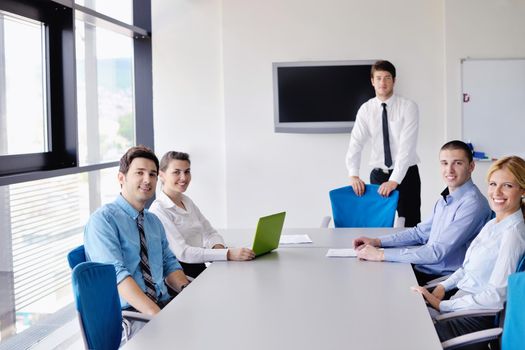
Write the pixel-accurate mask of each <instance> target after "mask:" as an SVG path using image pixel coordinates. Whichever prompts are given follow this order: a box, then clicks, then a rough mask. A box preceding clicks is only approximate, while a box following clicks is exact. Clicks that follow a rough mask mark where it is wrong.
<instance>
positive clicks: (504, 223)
mask: <svg viewBox="0 0 525 350" xmlns="http://www.w3.org/2000/svg"><path fill="white" fill-rule="evenodd" d="M520 221H523V213H522V211H521V208H519V209H518V210H516V211H515V212H514V213H512V214H510V215H509V216H507V217H506V218H505V219H503V220H501V221H500V222H496V219H494V228H495V229H496V230H498V231H501V230H505V229H507V228H508V227H510V226H513V225H515V224H517V223H519V222H520Z"/></svg>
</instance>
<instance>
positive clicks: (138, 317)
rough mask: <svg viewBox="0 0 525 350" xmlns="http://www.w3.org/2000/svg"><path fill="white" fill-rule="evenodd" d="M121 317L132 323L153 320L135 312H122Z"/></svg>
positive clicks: (149, 316) (151, 317) (150, 316)
mask: <svg viewBox="0 0 525 350" xmlns="http://www.w3.org/2000/svg"><path fill="white" fill-rule="evenodd" d="M122 317H123V318H125V319H128V320H133V321H142V322H148V321H151V320H152V319H153V316H152V315H146V314H143V313H140V312H135V311H122Z"/></svg>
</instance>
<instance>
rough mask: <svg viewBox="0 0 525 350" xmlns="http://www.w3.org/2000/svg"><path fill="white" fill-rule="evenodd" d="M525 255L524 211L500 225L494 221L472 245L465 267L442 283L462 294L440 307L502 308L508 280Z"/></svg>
mask: <svg viewBox="0 0 525 350" xmlns="http://www.w3.org/2000/svg"><path fill="white" fill-rule="evenodd" d="M524 253H525V223H524V221H523V214H522V212H521V209H520V210H518V211H516V212H515V213H513V214H512V215H510V216H508V217H506V218H505V219H503V220H502V221H500V222H499V223H497V222H496V219H492V220H490V221H489V222H487V224H486V225H485V226H484V227H483V229H481V232H480V233H479V234H478V236H477V237H476V238H475V239H474V240H473V241H472V243H471V244H470V247H469V248H468V250H467V253H466V255H465V261H464V262H463V266H462V267H461V268H459V269H458V270H457V271H456V272H454V273H453V274H452V275H451V276H450V277H449V278H447V279H446V280H445V281H443V282H441V284H442V285H443V286H444V287H445V290H447V291H448V290H450V289H452V288H454V287H457V288H458V289H459V291H458V292H457V293H456V294H455V295H454V296H452V298H451V299H450V300H444V301H442V302H441V303H440V304H439V308H440V310H441V311H442V312H448V311H457V310H465V309H487V308H490V309H492V308H502V307H503V303H504V302H505V300H506V297H507V278H508V277H509V275H510V274H511V273H514V272H515V271H516V267H517V265H518V262H519V260H520V258H521V257H522V255H523V254H524Z"/></svg>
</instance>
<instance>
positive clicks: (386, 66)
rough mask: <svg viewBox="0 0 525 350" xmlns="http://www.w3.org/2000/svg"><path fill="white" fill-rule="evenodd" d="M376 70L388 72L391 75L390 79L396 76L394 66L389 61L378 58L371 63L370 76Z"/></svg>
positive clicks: (372, 75)
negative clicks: (378, 59)
mask: <svg viewBox="0 0 525 350" xmlns="http://www.w3.org/2000/svg"><path fill="white" fill-rule="evenodd" d="M378 71H384V72H388V73H390V74H391V75H392V79H395V78H396V67H394V65H393V64H392V63H390V62H389V61H384V60H380V61H377V62H376V63H374V64H373V65H372V69H371V70H370V77H371V78H373V77H374V73H375V72H378Z"/></svg>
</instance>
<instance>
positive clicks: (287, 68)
mask: <svg viewBox="0 0 525 350" xmlns="http://www.w3.org/2000/svg"><path fill="white" fill-rule="evenodd" d="M374 62H375V61H368V60H367V61H329V62H278V63H273V92H274V121H275V131H276V132H283V133H348V132H350V131H351V130H352V127H353V125H354V122H355V117H356V114H357V110H358V109H359V107H360V106H361V105H362V104H363V103H364V102H366V101H368V100H369V99H370V98H372V97H374V96H375V93H374V88H373V87H372V84H371V82H370V69H371V67H372V64H373V63H374Z"/></svg>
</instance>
